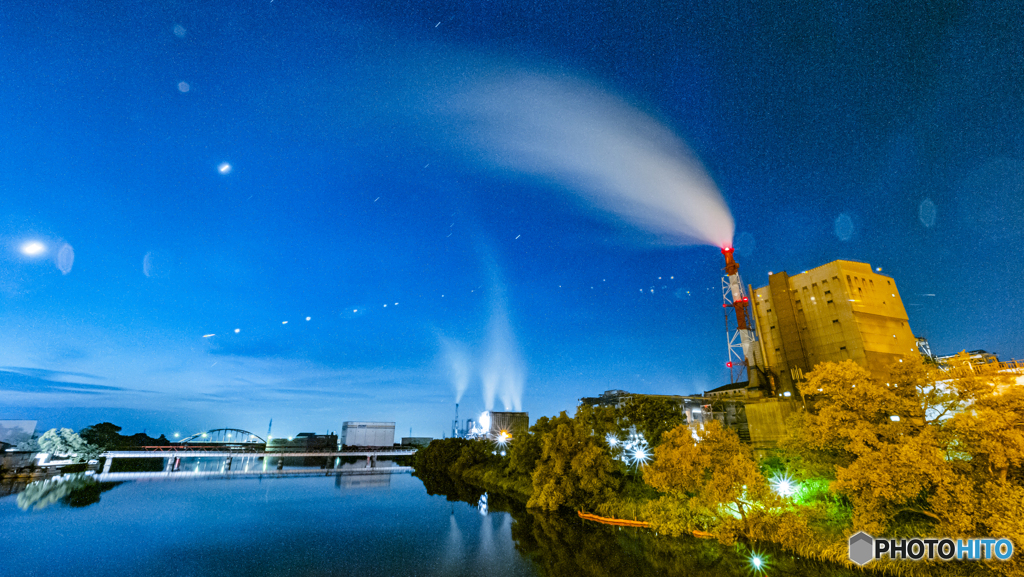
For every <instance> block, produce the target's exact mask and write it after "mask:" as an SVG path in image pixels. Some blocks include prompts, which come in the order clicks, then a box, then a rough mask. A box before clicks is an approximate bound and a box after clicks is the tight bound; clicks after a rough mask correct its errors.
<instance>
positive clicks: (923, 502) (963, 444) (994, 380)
mask: <svg viewBox="0 0 1024 577" xmlns="http://www.w3.org/2000/svg"><path fill="white" fill-rule="evenodd" d="M999 379H1000V377H999V376H998V375H993V376H990V377H982V376H977V375H975V374H973V373H969V372H968V373H959V374H958V373H949V372H945V371H942V370H941V369H939V368H937V367H935V366H934V365H927V364H926V363H924V362H923V361H921V360H918V359H912V358H908V359H905V360H904V361H903V362H900V363H896V364H895V365H894V366H893V367H892V368H891V369H890V375H889V378H888V380H887V382H881V381H877V380H875V379H872V378H871V377H870V375H869V374H868V373H867V371H865V370H864V369H863V368H861V367H860V366H859V365H857V364H856V363H854V362H852V361H846V362H844V363H822V364H820V365H818V366H817V367H816V368H815V370H814V371H813V372H811V373H809V374H808V378H807V381H806V382H804V383H801V384H799V385H798V386H799V387H800V392H801V393H802V394H803V395H804V397H805V399H807V400H808V402H809V404H810V405H811V407H812V408H811V411H810V412H809V413H808V414H805V415H803V417H802V418H800V419H794V420H793V421H791V425H794V427H793V429H792V437H791V438H790V439H789V440H788V441H787V443H786V444H785V445H786V447H787V448H788V449H789V450H793V451H796V452H798V453H800V455H801V457H802V458H803V459H804V461H805V462H817V463H818V464H830V465H831V477H832V478H833V479H834V482H833V483H832V486H831V489H832V490H833V491H835V492H838V493H840V494H842V495H845V496H846V497H847V498H848V499H849V501H850V502H851V504H852V505H853V521H854V525H855V526H856V527H857V528H858V529H861V530H864V531H867V532H869V533H872V534H875V535H879V534H884V533H885V532H886V531H889V530H891V529H893V528H894V527H896V526H897V525H899V524H905V523H907V522H912V521H915V520H916V521H922V520H924V521H927V522H929V523H931V524H932V525H933V526H934V527H935V531H936V532H937V533H943V534H945V533H949V534H967V533H971V532H973V531H974V530H975V529H976V528H977V527H978V523H979V520H980V518H981V517H980V515H981V514H982V510H981V509H982V505H981V503H982V501H984V497H983V495H984V491H983V490H982V486H983V485H984V484H985V483H989V482H993V481H994V482H996V483H1005V482H1006V480H1007V479H1008V478H1013V475H1014V474H1015V473H1016V472H1018V471H1020V467H1021V463H1022V462H1024V395H1022V394H1021V393H1018V392H1016V391H1015V390H1012V388H1010V389H1006V390H1005V392H1004V389H1001V388H1000V387H999ZM823 468H825V467H823Z"/></svg>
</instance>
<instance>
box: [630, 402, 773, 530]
mask: <svg viewBox="0 0 1024 577" xmlns="http://www.w3.org/2000/svg"><path fill="white" fill-rule="evenodd" d="M654 451H655V454H654V462H653V463H652V464H651V465H648V466H647V467H646V468H645V469H644V481H645V482H647V484H649V485H651V486H652V487H654V488H656V489H658V490H659V491H662V492H664V493H667V494H668V495H670V496H671V497H673V498H674V499H676V500H678V501H680V502H685V503H686V508H687V509H688V510H689V514H690V515H691V516H692V517H693V518H696V519H701V518H703V519H707V520H708V521H709V524H710V525H712V527H710V528H712V529H713V530H714V532H715V533H716V534H717V535H718V536H719V538H720V539H722V540H723V541H731V540H732V539H734V538H735V537H738V536H743V537H746V538H748V539H756V538H758V537H761V536H763V535H764V533H765V532H766V530H767V529H768V527H769V526H771V527H772V528H773V530H778V525H779V516H780V514H781V512H782V505H783V501H782V499H781V498H780V497H779V496H778V495H776V494H775V493H774V492H773V491H772V490H771V488H770V486H769V484H768V482H767V480H766V479H765V478H764V476H763V475H762V474H761V471H760V469H759V468H758V466H757V462H756V461H755V460H754V457H753V454H752V452H751V449H750V447H748V446H747V445H744V444H743V443H742V442H740V439H739V437H738V436H737V435H736V433H735V431H732V430H731V429H726V428H725V427H723V426H722V425H721V423H719V422H718V421H711V422H709V423H707V424H705V426H704V428H703V429H702V430H699V431H696V432H694V430H693V429H690V428H689V427H687V426H685V425H681V426H678V427H676V428H674V429H672V430H671V431H668V432H667V433H665V434H664V436H663V437H662V442H661V444H660V445H659V446H658V447H656V448H655V450H654Z"/></svg>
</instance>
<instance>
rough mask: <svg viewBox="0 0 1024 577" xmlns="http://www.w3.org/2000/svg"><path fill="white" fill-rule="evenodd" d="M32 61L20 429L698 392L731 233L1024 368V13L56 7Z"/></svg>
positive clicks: (955, 347) (10, 340)
mask: <svg viewBox="0 0 1024 577" xmlns="http://www.w3.org/2000/svg"><path fill="white" fill-rule="evenodd" d="M0 62H2V64H0V419H4V418H8V419H19V418H20V419H36V420H39V421H40V424H39V426H40V428H42V429H45V428H49V427H54V426H67V427H72V428H75V429H79V428H81V427H83V426H86V425H90V424H93V423H96V422H100V421H112V422H114V423H116V424H119V425H122V426H123V427H124V428H125V431H123V432H124V433H134V432H139V431H142V430H144V429H145V430H147V432H148V433H150V434H153V435H156V434H159V433H166V434H168V435H169V436H170V435H171V434H173V433H175V432H179V433H181V434H190V433H194V432H197V431H201V430H204V429H209V428H219V427H234V428H241V429H247V430H250V431H253V432H255V433H257V434H260V435H263V434H265V433H266V431H267V424H268V422H269V421H270V419H273V420H274V426H273V429H274V435H275V436H282V435H292V434H295V433H299V432H303V431H316V432H326V431H329V430H331V431H339V432H340V430H341V424H342V422H343V421H350V420H351V421H370V420H384V421H395V422H396V423H397V425H396V436H405V435H408V434H409V431H410V428H411V429H412V433H413V435H416V436H433V437H439V436H441V434H442V432H443V431H446V430H448V429H449V428H450V423H451V419H452V418H454V403H455V400H456V396H457V395H458V394H459V393H460V391H462V394H461V410H460V416H461V417H462V418H465V417H467V416H470V417H474V416H476V414H478V413H479V412H480V411H482V410H483V409H484V408H486V407H487V406H488V405H490V406H492V407H493V408H494V409H495V410H504V409H505V408H510V409H519V408H521V409H522V410H525V411H529V412H530V415H531V418H532V419H536V418H537V417H539V416H542V415H552V414H556V413H557V412H558V411H561V410H567V411H569V412H570V413H571V412H572V410H573V408H574V407H575V406H576V402H577V399H578V398H579V397H581V396H592V395H597V394H600V393H601V392H602V391H604V390H606V389H614V388H621V389H626V390H629V391H632V392H642V393H663V394H693V393H698V394H699V393H700V392H702V391H704V390H707V389H711V388H714V387H717V386H719V385H722V384H725V383H726V382H728V379H729V373H728V369H727V368H726V367H725V361H726V360H727V351H726V337H725V332H724V321H723V314H722V306H721V280H720V279H721V275H722V267H723V262H722V255H721V254H720V252H719V250H718V248H717V247H715V246H712V245H714V244H721V243H723V242H728V241H729V238H730V237H732V236H733V228H732V227H733V226H734V232H735V236H734V237H733V238H734V240H733V242H734V243H735V246H736V249H737V251H736V252H737V259H738V261H739V262H740V265H741V269H740V272H741V274H742V275H743V276H744V280H745V281H746V282H748V283H751V284H753V285H754V286H755V287H757V286H762V285H764V284H767V279H768V272H769V271H781V270H785V271H788V272H790V273H799V272H802V271H804V270H807V269H809V268H812V267H815V266H818V265H821V264H824V263H826V262H829V261H832V260H835V259H848V260H858V261H864V262H868V263H871V264H872V265H873V266H875V267H881V269H882V273H883V274H887V275H891V276H892V277H893V278H894V279H895V280H896V283H897V285H898V286H899V288H900V292H901V294H902V296H903V299H904V304H905V305H906V308H907V312H908V313H909V315H910V325H911V327H912V329H913V330H914V332H915V334H918V335H920V336H926V337H927V338H928V339H929V340H930V342H931V347H932V350H933V352H935V353H938V354H950V353H954V352H958V351H960V350H963V349H968V350H970V349H986V350H988V351H994V352H996V353H998V354H999V355H1000V358H1001V359H1004V360H1005V359H1010V358H1024V338H1022V337H1021V335H1022V334H1024V307H1022V304H1021V303H1022V300H1024V282H1022V281H1024V264H1022V263H1024V233H1022V230H1024V94H1022V92H1024V9H1022V8H1021V7H1020V5H1019V2H1017V1H1009V2H928V3H922V2H871V3H868V2H863V3H861V2H856V3H855V2H827V1H826V2H813V3H808V2H679V3H670V2H638V1H633V2H594V1H590V0H588V1H586V2H582V1H578V0H569V1H567V2H558V3H552V2H509V1H496V2H480V1H474V2H458V1H432V0H417V1H416V2H400V1H399V2H395V1H390V2H361V1H358V0H355V1H350V2H338V3H333V4H332V3H313V2H296V1H294V0H273V1H263V0H260V1H258V2H162V1H159V0H158V1H154V2H124V3H109V2H96V1H91V0H85V1H82V2H75V3H70V4H69V3H59V4H54V3H52V2H41V1H35V0H29V1H26V2H5V3H2V4H0ZM684 142H685V145H683V144H682V143H684ZM687 147H688V149H687ZM666 191H668V192H666ZM725 206H727V207H728V211H726V210H725V209H724V207H725ZM730 211H731V215H732V218H731V219H729V212H730ZM723 239H724V240H723ZM285 323H286V324H285ZM209 335H212V336H209ZM463 389H464V391H463Z"/></svg>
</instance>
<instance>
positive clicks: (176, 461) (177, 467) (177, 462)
mask: <svg viewBox="0 0 1024 577" xmlns="http://www.w3.org/2000/svg"><path fill="white" fill-rule="evenodd" d="M172 470H173V471H174V472H178V471H181V457H175V458H174V469H172Z"/></svg>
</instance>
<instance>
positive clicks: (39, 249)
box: [20, 240, 46, 256]
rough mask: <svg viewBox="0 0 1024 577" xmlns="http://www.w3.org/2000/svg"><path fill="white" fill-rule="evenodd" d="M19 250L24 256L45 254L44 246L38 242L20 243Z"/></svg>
mask: <svg viewBox="0 0 1024 577" xmlns="http://www.w3.org/2000/svg"><path fill="white" fill-rule="evenodd" d="M20 250H21V254H23V255H25V256H41V255H43V254H46V245H45V244H43V243H41V242H39V241H38V240H30V241H28V242H25V243H22V245H21V249H20Z"/></svg>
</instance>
